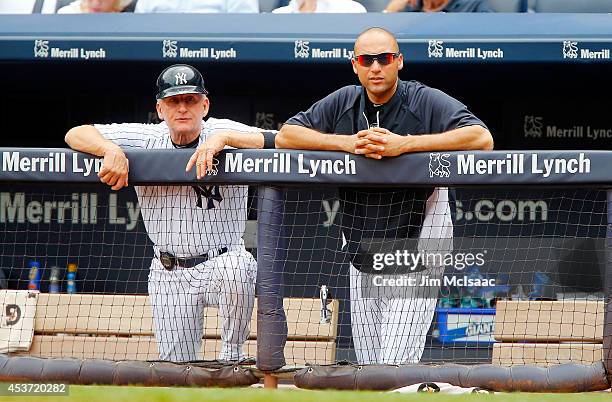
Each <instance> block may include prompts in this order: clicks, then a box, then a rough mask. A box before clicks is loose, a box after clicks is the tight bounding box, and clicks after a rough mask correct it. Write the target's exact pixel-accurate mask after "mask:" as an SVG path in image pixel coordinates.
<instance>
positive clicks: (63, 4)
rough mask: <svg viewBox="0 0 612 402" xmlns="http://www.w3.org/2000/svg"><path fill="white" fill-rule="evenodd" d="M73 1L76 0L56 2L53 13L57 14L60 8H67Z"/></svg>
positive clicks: (58, 0) (59, 0)
mask: <svg viewBox="0 0 612 402" xmlns="http://www.w3.org/2000/svg"><path fill="white" fill-rule="evenodd" d="M73 1H76V0H57V3H55V11H56V12H57V10H59V9H60V8H62V7H64V6H67V5H68V4H70V3H72V2H73Z"/></svg>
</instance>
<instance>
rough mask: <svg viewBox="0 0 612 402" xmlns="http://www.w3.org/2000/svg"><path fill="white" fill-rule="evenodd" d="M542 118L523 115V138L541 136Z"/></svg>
mask: <svg viewBox="0 0 612 402" xmlns="http://www.w3.org/2000/svg"><path fill="white" fill-rule="evenodd" d="M542 120H543V118H542V117H541V116H525V121H524V122H523V133H524V135H525V138H540V137H542Z"/></svg>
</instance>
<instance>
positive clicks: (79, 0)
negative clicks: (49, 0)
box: [57, 0, 134, 14]
mask: <svg viewBox="0 0 612 402" xmlns="http://www.w3.org/2000/svg"><path fill="white" fill-rule="evenodd" d="M131 3H132V0H76V1H73V2H72V3H70V4H68V5H67V6H64V7H61V8H60V9H58V10H57V13H58V14H82V13H121V12H130V11H134V10H133V8H131V9H130V7H129V6H131Z"/></svg>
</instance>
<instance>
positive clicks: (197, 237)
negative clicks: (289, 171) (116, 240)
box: [66, 64, 276, 362]
mask: <svg viewBox="0 0 612 402" xmlns="http://www.w3.org/2000/svg"><path fill="white" fill-rule="evenodd" d="M207 95H208V91H207V90H206V89H205V86H204V79H203V77H202V75H201V74H200V72H199V71H198V70H197V69H195V68H194V67H192V66H189V65H185V64H177V65H173V66H170V67H168V68H166V69H165V70H164V71H162V73H161V74H160V75H159V77H158V79H157V96H156V98H157V104H156V109H157V113H158V115H159V118H160V119H162V120H163V122H161V123H160V124H139V123H122V124H110V125H99V124H96V125H84V126H78V127H74V128H72V129H70V130H69V131H68V133H67V134H66V143H68V145H69V146H70V147H71V148H72V149H75V150H77V151H82V152H87V153H90V154H93V155H96V156H102V157H104V163H103V166H102V169H101V170H100V173H99V174H98V176H99V177H100V180H101V181H102V182H103V183H106V184H107V185H109V186H111V188H112V189H113V190H119V189H121V188H122V187H125V186H127V185H128V171H129V164H128V159H127V158H126V155H125V153H124V151H123V150H124V149H134V148H142V149H180V148H193V149H194V153H193V155H192V157H191V158H190V160H189V162H188V164H187V166H186V170H188V171H189V170H191V169H192V168H193V167H194V166H195V167H196V175H197V177H198V178H202V177H203V176H204V175H205V174H206V172H207V170H211V169H213V156H214V155H215V154H217V153H218V152H219V151H221V150H222V149H224V148H225V147H234V148H274V142H275V135H276V134H275V133H273V132H263V131H260V130H259V129H257V128H254V127H249V126H246V125H244V124H241V123H237V122H234V121H231V120H226V119H215V118H208V119H207V120H204V118H205V117H206V115H207V114H208V110H209V107H210V100H209V98H208V96H207ZM135 189H136V194H137V195H138V200H139V203H140V207H141V213H142V217H143V220H144V224H145V227H146V229H147V233H148V235H149V238H150V239H151V241H152V242H153V245H154V246H153V248H154V255H155V256H154V258H153V259H152V261H151V267H150V273H149V296H150V300H151V306H152V310H153V318H154V323H155V337H156V340H157V344H158V348H159V355H160V359H162V360H170V361H176V362H184V361H191V360H197V359H200V358H201V355H200V349H201V346H202V335H203V328H204V308H205V307H208V306H218V308H219V315H220V319H221V340H222V347H221V351H220V353H219V356H218V358H219V359H220V360H224V361H240V360H241V359H243V358H244V353H243V350H242V346H243V344H244V341H245V340H246V338H247V336H248V334H249V324H250V320H251V314H252V311H253V304H254V294H255V277H256V269H257V268H256V263H255V260H254V259H253V256H252V255H251V254H250V253H248V252H247V251H246V249H245V247H244V242H243V240H242V234H243V233H244V229H245V224H246V218H247V187H246V186H237V185H227V186H217V185H213V186H209V187H205V186H171V185H166V186H136V187H135Z"/></svg>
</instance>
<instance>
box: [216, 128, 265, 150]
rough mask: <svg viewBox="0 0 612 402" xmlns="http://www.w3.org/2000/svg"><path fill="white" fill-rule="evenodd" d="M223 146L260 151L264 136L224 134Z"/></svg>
mask: <svg viewBox="0 0 612 402" xmlns="http://www.w3.org/2000/svg"><path fill="white" fill-rule="evenodd" d="M220 135H223V136H225V144H226V145H228V146H230V147H233V148H241V149H260V148H263V147H264V136H263V134H262V133H242V132H233V131H230V132H224V133H221V134H220Z"/></svg>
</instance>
